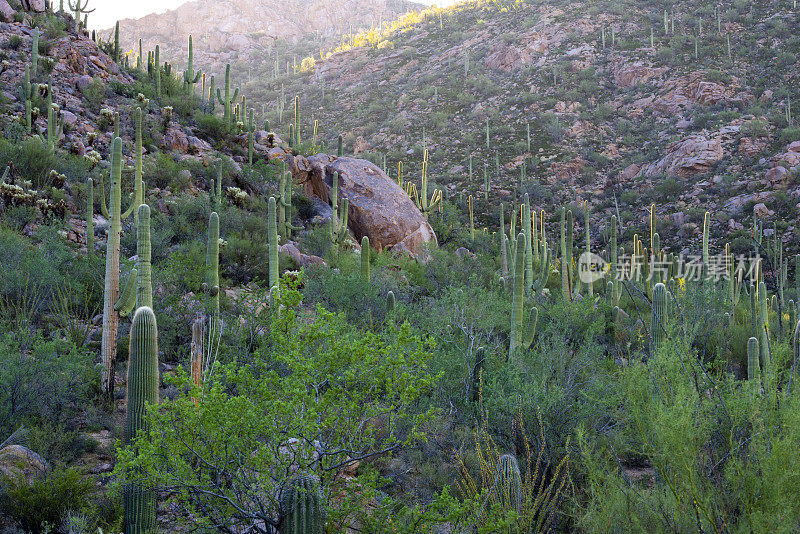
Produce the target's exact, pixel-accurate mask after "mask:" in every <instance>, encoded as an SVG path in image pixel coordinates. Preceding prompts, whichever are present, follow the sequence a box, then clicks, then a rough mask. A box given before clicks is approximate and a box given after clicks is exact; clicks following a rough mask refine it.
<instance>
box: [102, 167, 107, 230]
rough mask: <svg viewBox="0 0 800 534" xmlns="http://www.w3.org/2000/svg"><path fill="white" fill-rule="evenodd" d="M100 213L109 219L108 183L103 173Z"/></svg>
mask: <svg viewBox="0 0 800 534" xmlns="http://www.w3.org/2000/svg"><path fill="white" fill-rule="evenodd" d="M100 213H102V214H103V217H105V218H106V219H108V204H106V184H105V180H104V179H103V175H102V174H100Z"/></svg>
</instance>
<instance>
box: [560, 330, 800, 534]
mask: <svg viewBox="0 0 800 534" xmlns="http://www.w3.org/2000/svg"><path fill="white" fill-rule="evenodd" d="M772 387H774V386H772V385H770V383H769V382H767V386H766V391H767V393H766V394H764V395H761V394H759V387H758V386H757V385H755V384H753V383H749V382H747V381H744V382H742V381H738V380H734V379H733V378H732V375H730V374H727V373H724V372H719V371H715V370H714V369H713V366H712V365H711V364H704V363H702V362H700V361H698V359H697V354H696V353H695V352H693V351H692V349H691V347H690V346H689V345H688V344H687V343H686V340H684V339H680V337H679V336H676V337H674V338H672V340H671V341H670V342H669V343H666V344H665V345H664V348H663V350H660V351H658V353H657V354H656V355H654V357H652V358H651V359H649V360H648V361H647V362H646V363H645V364H644V365H636V366H630V367H626V368H623V369H622V376H621V377H620V382H619V388H620V393H621V395H622V398H624V399H625V407H626V408H625V409H626V412H627V419H628V420H629V421H630V424H629V425H627V427H626V432H625V437H626V439H625V441H623V442H621V443H619V442H618V443H609V442H608V441H605V440H601V441H595V440H593V439H591V438H590V435H589V434H587V433H585V432H583V431H579V432H578V438H579V439H578V442H579V446H580V450H581V454H582V465H583V467H584V469H585V470H586V490H585V491H586V494H587V496H588V503H587V505H586V506H585V508H583V509H582V510H580V511H578V510H576V513H577V516H578V523H579V524H580V526H581V528H582V530H585V531H604V530H608V529H609V528H613V529H614V530H616V531H620V532H641V531H648V532H655V531H666V530H673V529H674V530H676V531H685V530H695V529H698V528H700V529H702V530H704V531H706V530H715V529H719V528H720V527H721V526H722V525H725V528H731V529H734V530H736V529H737V528H738V527H742V528H743V529H745V530H749V529H751V528H752V529H753V530H754V531H764V532H766V531H784V530H785V529H786V526H787V525H795V524H797V522H798V521H800V517H798V504H799V503H798V495H800V493H798V488H797V473H798V472H800V463H798V453H800V449H799V447H800V445H799V444H800V436H798V428H799V427H798V424H797V423H798V414H797V410H795V409H794V408H793V406H794V405H795V404H796V402H797V399H796V397H797V389H796V388H794V389H793V390H792V391H791V392H788V394H787V395H786V396H785V398H784V395H783V394H781V395H780V399H779V400H778V401H777V402H776V398H775V397H774V396H773V395H772V394H770V393H769V392H770V391H771V388H772ZM620 458H622V462H623V463H622V464H620ZM634 460H635V461H636V464H633V465H637V464H638V465H639V466H644V467H645V468H646V469H644V470H643V471H644V476H637V477H636V478H633V477H630V476H628V475H627V474H626V473H625V472H624V471H622V469H621V466H622V465H625V464H627V465H632V462H633V461H634ZM631 507H633V509H635V510H636V513H630V512H629V511H626V510H631ZM791 528H793V527H789V530H791Z"/></svg>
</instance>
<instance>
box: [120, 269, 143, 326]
mask: <svg viewBox="0 0 800 534" xmlns="http://www.w3.org/2000/svg"><path fill="white" fill-rule="evenodd" d="M137 275H138V271H137V270H136V269H132V270H131V273H130V274H129V275H128V279H127V280H126V281H125V287H124V288H123V289H122V294H121V295H120V297H119V299H118V300H117V302H116V304H114V310H116V311H118V312H119V314H120V316H122V317H125V316H127V315H128V314H129V313H131V311H132V310H133V308H134V305H135V304H136V279H137Z"/></svg>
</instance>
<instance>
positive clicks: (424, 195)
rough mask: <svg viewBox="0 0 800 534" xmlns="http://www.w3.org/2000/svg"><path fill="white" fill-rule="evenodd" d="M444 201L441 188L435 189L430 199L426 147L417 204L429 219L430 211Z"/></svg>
mask: <svg viewBox="0 0 800 534" xmlns="http://www.w3.org/2000/svg"><path fill="white" fill-rule="evenodd" d="M441 202H442V192H441V190H439V189H434V190H433V193H432V194H431V200H430V202H429V201H428V150H427V149H425V155H424V156H423V158H422V179H421V180H420V196H419V198H417V199H415V204H416V205H417V208H419V211H421V212H422V215H423V216H424V217H425V218H426V219H427V218H428V213H430V212H431V211H433V210H435V209H436V207H437V206H439V204H441Z"/></svg>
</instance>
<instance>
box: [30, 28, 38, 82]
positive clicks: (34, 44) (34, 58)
mask: <svg viewBox="0 0 800 534" xmlns="http://www.w3.org/2000/svg"><path fill="white" fill-rule="evenodd" d="M31 70H32V71H33V75H34V76H37V75H38V74H39V28H36V29H34V30H33V40H32V41H31Z"/></svg>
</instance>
